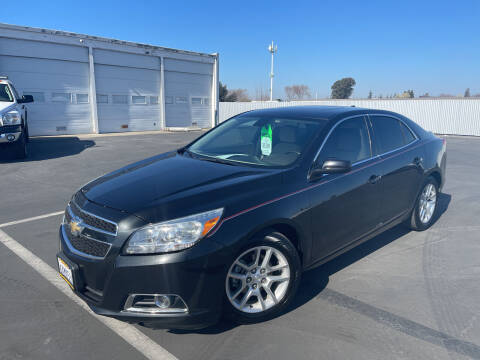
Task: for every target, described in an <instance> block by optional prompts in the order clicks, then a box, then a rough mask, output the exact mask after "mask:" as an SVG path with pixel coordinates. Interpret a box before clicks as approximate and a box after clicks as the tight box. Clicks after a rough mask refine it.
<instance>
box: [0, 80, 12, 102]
mask: <svg viewBox="0 0 480 360" xmlns="http://www.w3.org/2000/svg"><path fill="white" fill-rule="evenodd" d="M0 101H3V102H5V101H6V102H13V96H12V92H11V90H10V88H9V87H8V85H7V84H0Z"/></svg>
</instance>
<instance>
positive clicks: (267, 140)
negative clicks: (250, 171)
mask: <svg viewBox="0 0 480 360" xmlns="http://www.w3.org/2000/svg"><path fill="white" fill-rule="evenodd" d="M260 135H261V138H260V149H261V150H262V155H265V156H269V155H270V154H271V153H272V126H271V125H265V126H264V127H262V131H261V133H260Z"/></svg>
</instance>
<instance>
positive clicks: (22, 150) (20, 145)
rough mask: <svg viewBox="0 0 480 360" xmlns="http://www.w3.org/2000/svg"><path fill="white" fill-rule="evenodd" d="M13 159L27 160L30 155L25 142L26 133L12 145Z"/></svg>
mask: <svg viewBox="0 0 480 360" xmlns="http://www.w3.org/2000/svg"><path fill="white" fill-rule="evenodd" d="M12 147H13V149H12V150H13V157H14V158H15V159H25V158H26V157H27V155H28V149H27V142H26V141H25V133H23V132H22V134H21V135H20V137H19V138H18V140H17V141H15V142H14V143H13V144H12Z"/></svg>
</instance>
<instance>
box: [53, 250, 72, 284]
mask: <svg viewBox="0 0 480 360" xmlns="http://www.w3.org/2000/svg"><path fill="white" fill-rule="evenodd" d="M57 262H58V273H59V274H60V277H61V278H62V279H63V280H65V282H66V283H67V284H68V286H70V288H71V289H72V290H75V280H74V275H73V274H74V269H73V268H72V267H71V266H70V265H68V264H67V262H66V261H65V260H63V259H62V258H61V257H59V256H57Z"/></svg>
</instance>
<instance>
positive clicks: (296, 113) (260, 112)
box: [242, 105, 395, 120]
mask: <svg viewBox="0 0 480 360" xmlns="http://www.w3.org/2000/svg"><path fill="white" fill-rule="evenodd" d="M372 112H374V113H377V114H378V113H382V114H395V113H392V112H390V111H385V110H375V109H366V108H358V107H354V106H325V105H308V106H305V105H304V106H302V105H300V106H285V107H276V108H268V109H257V110H251V111H248V112H245V113H243V114H242V115H245V116H272V117H301V118H308V119H319V120H330V119H334V118H339V117H341V118H343V117H346V116H351V115H356V114H368V113H372Z"/></svg>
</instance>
